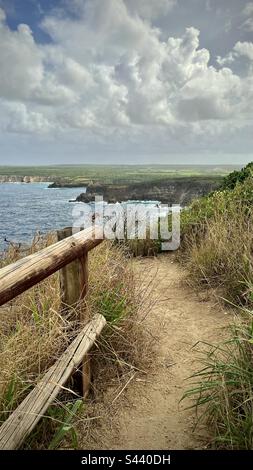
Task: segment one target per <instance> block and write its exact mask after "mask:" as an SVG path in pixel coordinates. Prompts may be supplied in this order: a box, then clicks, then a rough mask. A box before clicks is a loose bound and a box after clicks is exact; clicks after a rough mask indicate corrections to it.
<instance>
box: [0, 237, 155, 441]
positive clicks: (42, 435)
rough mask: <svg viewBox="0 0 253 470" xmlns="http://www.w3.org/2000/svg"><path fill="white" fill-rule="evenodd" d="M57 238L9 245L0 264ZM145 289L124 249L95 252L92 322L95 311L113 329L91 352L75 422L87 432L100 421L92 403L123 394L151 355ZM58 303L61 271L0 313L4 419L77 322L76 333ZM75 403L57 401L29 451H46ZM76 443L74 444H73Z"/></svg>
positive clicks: (0, 400)
mask: <svg viewBox="0 0 253 470" xmlns="http://www.w3.org/2000/svg"><path fill="white" fill-rule="evenodd" d="M54 241H55V240H54V237H53V236H50V237H48V238H47V239H46V240H45V239H44V240H41V239H40V238H36V240H35V242H34V244H33V245H32V247H31V248H30V249H29V250H28V251H25V252H23V253H20V251H19V250H17V249H16V248H15V247H10V250H9V252H8V253H7V255H6V256H5V258H4V259H2V262H1V264H2V266H3V265H6V264H8V263H10V262H13V261H15V260H16V259H18V258H19V257H21V256H25V255H27V254H29V253H30V252H34V251H36V250H37V249H40V248H41V247H42V246H44V245H45V244H46V245H49V244H51V243H53V242H54ZM147 289H148V287H145V288H143V287H142V283H141V282H136V281H135V278H134V274H133V268H132V262H131V260H130V259H129V258H128V257H127V256H126V253H125V249H124V248H123V247H119V246H115V245H113V244H112V243H110V242H104V243H103V244H102V245H100V246H99V247H97V248H96V249H94V250H93V251H92V252H91V253H90V254H89V292H88V295H87V298H86V305H85V308H86V310H87V314H88V315H89V316H90V317H92V316H93V315H94V314H95V313H97V312H99V313H101V314H103V315H104V316H105V317H106V319H107V321H108V326H107V327H106V329H105V331H104V332H103V334H102V336H101V338H100V339H99V342H98V344H97V347H95V348H94V349H93V351H92V353H91V360H92V371H93V381H92V395H91V399H90V404H89V406H88V405H87V406H85V412H84V413H83V412H82V414H81V415H80V416H79V417H78V418H77V419H76V420H75V421H76V422H78V423H79V426H82V427H84V428H85V430H86V431H87V430H88V429H90V425H92V426H93V423H94V418H95V415H94V413H93V412H92V410H94V411H95V409H93V404H94V400H95V401H96V402H100V401H101V399H102V396H103V394H104V393H105V390H106V389H107V388H108V387H110V386H111V384H112V383H113V384H115V383H117V387H119V392H117V393H120V390H121V387H124V384H125V383H126V381H127V380H128V378H129V373H131V372H132V371H134V370H137V369H140V368H142V366H143V364H144V363H145V361H147V360H148V358H149V357H150V348H148V347H149V346H150V345H148V344H147V342H146V338H145V337H144V336H143V333H142V327H141V320H142V317H141V315H140V312H141V311H144V310H145V313H146V314H147V313H148V310H149V307H150V305H151V298H150V295H147ZM149 291H150V289H149ZM144 304H145V307H144ZM60 305H61V302H60V289H59V278H58V275H57V274H55V275H53V276H51V277H50V278H49V279H47V280H45V281H44V282H42V283H40V284H39V285H37V286H36V287H34V288H32V289H30V290H29V291H27V292H26V293H24V294H23V295H21V296H19V297H18V298H17V299H15V300H14V301H12V302H10V303H9V304H7V305H6V306H4V307H2V308H1V309H0V371H1V372H0V413H1V420H2V421H3V420H5V419H6V418H7V416H8V414H9V413H10V412H12V411H13V409H15V408H16V406H17V405H18V403H19V402H20V401H21V400H22V399H23V398H24V396H26V394H27V393H28V392H29V390H30V389H31V388H32V387H33V386H34V385H35V384H36V382H37V381H38V379H39V377H40V376H41V374H43V373H44V372H45V371H46V370H47V369H48V368H49V367H50V366H51V365H52V364H53V363H54V362H55V360H56V359H57V358H58V357H59V355H60V354H61V353H62V352H63V351H64V350H65V349H66V346H67V344H68V343H69V341H70V339H71V337H72V336H73V335H74V334H76V333H77V329H78V325H76V329H75V330H74V331H73V325H72V323H70V321H69V318H68V315H67V313H66V311H65V312H62V311H61V309H60ZM70 314H71V312H70ZM73 398H74V401H75V400H76V396H74V397H73V395H72V396H71V395H70V394H68V393H67V394H66V393H65V394H64V393H63V396H62V398H61V401H60V402H59V400H58V401H57V405H56V404H54V405H53V407H51V409H50V410H48V413H47V415H49V416H50V421H51V424H52V423H54V424H53V426H52V425H51V424H50V425H49V423H48V420H44V422H43V420H42V423H41V424H40V425H39V426H37V428H36V429H35V431H34V433H33V434H32V436H31V438H30V439H28V441H27V443H26V448H47V447H48V445H49V444H50V433H51V431H52V429H53V430H54V431H55V429H56V428H57V425H58V426H59V424H60V423H64V422H65V420H66V419H68V418H69V409H70V408H69V405H71V403H70V400H71V401H72V402H73ZM73 403H74V402H73ZM73 403H72V404H73ZM71 407H72V405H71ZM66 413H67V414H66ZM90 415H91V416H90ZM55 423H56V424H55ZM51 436H52V434H51ZM72 444H73V443H71V442H70V444H69V445H70V447H71V446H72Z"/></svg>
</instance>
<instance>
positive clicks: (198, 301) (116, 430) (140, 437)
mask: <svg viewBox="0 0 253 470" xmlns="http://www.w3.org/2000/svg"><path fill="white" fill-rule="evenodd" d="M135 271H136V276H137V277H138V275H140V274H141V273H142V272H143V271H144V272H145V273H147V272H148V273H149V274H148V277H150V279H151V278H152V277H154V276H155V278H156V279H155V287H154V292H153V293H154V295H155V297H157V298H159V302H158V303H157V304H156V305H155V307H154V308H153V311H152V313H151V314H149V315H148V316H147V318H146V319H145V323H144V324H143V326H144V325H145V328H146V329H147V330H148V331H149V332H150V333H151V334H152V336H153V337H154V338H155V339H156V341H155V350H154V361H153V364H152V366H151V370H149V371H148V374H147V377H146V379H142V380H140V379H137V380H136V381H135V380H133V381H132V382H131V384H129V386H128V388H127V389H126V390H125V392H124V401H123V402H122V404H121V403H119V404H118V405H119V406H118V407H117V412H116V413H115V415H114V417H113V418H112V421H111V423H110V424H111V425H110V430H109V429H107V431H108V432H107V433H103V448H106V449H200V448H203V447H205V445H206V443H207V440H208V432H207V429H206V428H205V427H204V426H202V428H200V429H198V431H195V432H194V433H193V426H194V417H195V415H194V410H185V409H184V408H185V405H186V403H183V404H179V401H180V399H181V397H182V395H183V393H184V392H185V390H186V389H187V387H188V386H189V382H187V380H186V379H187V378H188V377H189V376H190V375H191V373H192V372H193V371H195V370H196V369H197V368H198V365H197V364H196V352H195V350H194V349H193V346H194V345H195V344H196V343H197V342H198V341H211V342H212V341H214V342H216V341H218V340H219V339H221V338H222V336H223V335H224V332H223V331H222V327H224V326H225V325H227V324H228V322H229V321H230V319H231V318H230V314H227V312H226V311H225V310H224V309H222V308H221V306H220V305H218V303H217V302H215V299H214V298H212V300H210V299H208V298H207V296H205V295H204V296H203V294H202V295H197V294H196V293H195V292H193V291H192V290H191V289H190V288H189V287H188V286H187V285H186V283H185V282H184V277H185V273H184V271H183V269H182V267H181V266H180V265H178V263H176V262H175V261H174V258H173V255H169V254H168V255H165V254H164V255H161V256H159V257H158V258H154V259H148V258H146V259H145V258H143V259H141V260H138V261H136V262H135ZM148 277H147V278H146V282H148V281H149V278H148ZM101 431H102V429H101ZM105 434H106V436H105ZM105 437H106V438H105Z"/></svg>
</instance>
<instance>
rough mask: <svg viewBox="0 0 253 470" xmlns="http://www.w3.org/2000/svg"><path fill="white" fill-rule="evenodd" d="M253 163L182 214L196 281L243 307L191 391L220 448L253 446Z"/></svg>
mask: <svg viewBox="0 0 253 470" xmlns="http://www.w3.org/2000/svg"><path fill="white" fill-rule="evenodd" d="M252 166H253V165H252V164H249V165H247V167H246V168H245V169H243V170H242V171H240V172H234V173H232V174H231V175H229V176H228V177H226V178H225V180H224V183H223V186H222V188H221V189H220V190H219V191H216V192H214V193H213V194H210V195H209V196H207V197H204V198H202V199H200V200H196V201H194V202H193V203H192V205H191V207H190V208H189V209H188V210H186V211H184V213H183V217H182V230H183V233H182V253H181V254H182V258H183V261H184V262H185V263H186V266H187V267H188V269H189V274H190V279H191V281H192V282H194V283H195V284H197V285H203V284H204V285H209V286H212V287H218V288H219V292H220V296H221V297H223V298H224V297H225V298H226V299H228V300H229V302H230V303H233V305H234V306H235V304H237V305H238V304H239V305H240V308H239V311H238V318H237V319H236V320H235V322H234V323H233V324H232V325H231V331H232V333H231V332H230V334H229V335H228V339H227V340H226V341H225V342H223V343H222V344H219V345H213V346H212V345H206V346H207V350H206V348H205V351H204V352H203V354H202V358H201V362H202V364H203V366H202V368H201V370H200V371H199V372H197V373H196V374H195V375H194V383H193V385H192V387H191V389H190V390H188V392H187V393H186V395H185V396H188V397H191V398H193V400H194V406H196V407H197V409H198V411H199V413H200V418H199V419H200V420H203V419H205V420H208V422H209V423H210V425H211V430H212V432H213V441H212V444H213V446H214V447H215V448H229V449H253V365H252V356H253V321H252V310H251V309H252V305H253V238H252V233H253V213H252V207H253V204H252V203H253V178H252ZM242 305H244V306H242Z"/></svg>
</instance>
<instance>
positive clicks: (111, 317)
mask: <svg viewBox="0 0 253 470" xmlns="http://www.w3.org/2000/svg"><path fill="white" fill-rule="evenodd" d="M97 308H98V310H99V312H101V314H102V315H104V317H105V319H106V320H107V322H109V323H112V324H115V323H117V322H119V321H120V319H121V318H122V317H123V315H125V314H126V310H127V297H126V296H124V292H123V286H122V285H121V284H119V285H117V286H115V287H114V288H113V289H110V290H108V291H103V292H100V294H99V295H98V297H97Z"/></svg>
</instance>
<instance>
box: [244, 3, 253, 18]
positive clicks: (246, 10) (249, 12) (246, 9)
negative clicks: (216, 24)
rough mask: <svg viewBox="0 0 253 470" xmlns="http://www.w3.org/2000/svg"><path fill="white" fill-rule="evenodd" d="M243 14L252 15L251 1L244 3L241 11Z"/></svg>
mask: <svg viewBox="0 0 253 470" xmlns="http://www.w3.org/2000/svg"><path fill="white" fill-rule="evenodd" d="M242 14H243V16H250V15H253V2H248V3H246V5H245V7H244V8H243V11H242Z"/></svg>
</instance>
